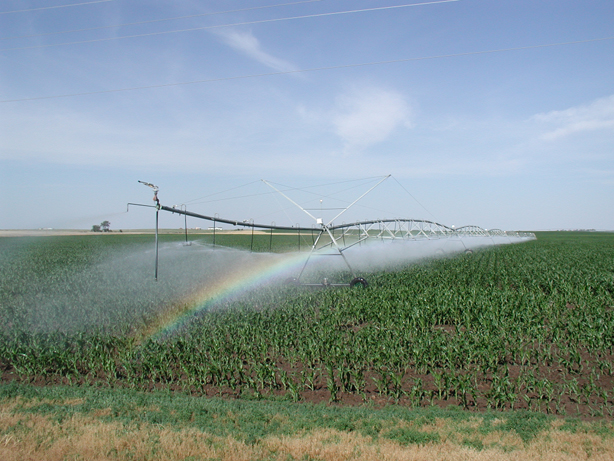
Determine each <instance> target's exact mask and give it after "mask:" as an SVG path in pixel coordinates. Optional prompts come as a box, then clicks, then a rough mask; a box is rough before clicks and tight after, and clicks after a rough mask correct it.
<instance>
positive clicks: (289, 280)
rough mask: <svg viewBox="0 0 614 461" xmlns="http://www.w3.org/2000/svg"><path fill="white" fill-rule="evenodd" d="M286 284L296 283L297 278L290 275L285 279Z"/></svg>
mask: <svg viewBox="0 0 614 461" xmlns="http://www.w3.org/2000/svg"><path fill="white" fill-rule="evenodd" d="M286 284H287V285H298V280H297V279H296V278H294V277H290V278H287V279H286Z"/></svg>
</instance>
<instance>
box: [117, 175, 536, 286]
mask: <svg viewBox="0 0 614 461" xmlns="http://www.w3.org/2000/svg"><path fill="white" fill-rule="evenodd" d="M386 178H387V177H386ZM386 178H384V179H382V180H381V181H380V182H378V183H377V184H376V185H375V186H373V187H372V188H371V189H369V190H368V191H367V192H365V193H364V194H362V195H361V196H360V197H359V198H357V199H356V200H355V201H354V202H352V203H351V204H350V205H349V206H348V207H346V208H345V209H343V211H341V212H340V213H339V214H337V216H335V218H333V220H334V219H337V218H339V217H340V216H341V215H342V214H343V213H345V212H346V211H347V210H348V209H349V208H350V207H351V206H353V205H354V204H355V203H356V202H358V200H360V199H361V198H362V197H364V196H365V195H367V194H368V193H369V192H370V191H372V190H373V189H374V188H375V187H377V185H379V184H380V183H381V182H382V181H383V180H385V179H386ZM139 182H142V181H139ZM264 182H265V183H266V184H267V185H268V186H270V187H272V188H273V189H275V190H276V191H277V192H279V193H280V194H281V195H282V196H283V197H285V198H286V199H288V200H289V201H290V202H292V203H293V204H294V205H296V206H297V207H298V208H300V209H301V210H302V211H303V212H305V213H306V214H307V215H309V216H310V217H311V218H312V219H314V220H315V224H316V227H300V226H291V227H289V226H277V225H274V224H273V225H267V224H257V223H254V222H253V221H251V220H250V221H247V220H243V221H239V220H231V219H224V218H220V217H218V216H215V217H212V216H206V215H202V214H199V213H194V212H191V211H188V210H187V209H185V208H181V207H180V208H177V207H167V206H164V205H161V204H160V201H159V199H158V196H157V194H158V187H156V186H154V185H153V184H149V183H144V182H142V183H143V184H145V185H146V186H148V187H151V188H153V189H154V202H155V205H154V206H152V205H142V204H136V203H129V204H128V205H136V206H147V207H152V208H155V209H156V268H155V277H156V279H157V274H158V257H157V254H158V252H157V247H158V212H159V211H168V212H170V213H177V214H180V215H184V216H190V217H193V218H198V219H203V220H207V221H211V222H213V223H214V228H215V225H216V224H217V223H223V224H229V225H231V226H234V227H243V228H252V229H266V230H271V231H272V230H282V231H292V232H298V233H300V232H310V233H313V232H314V231H316V232H317V237H316V238H315V239H314V242H313V245H312V247H311V250H310V252H309V254H308V256H307V258H306V260H305V263H304V265H303V267H302V269H301V271H300V273H299V274H298V276H297V277H296V278H293V279H292V281H293V282H294V283H296V284H300V285H303V286H350V287H352V286H355V285H360V286H364V287H366V286H367V281H366V280H365V279H364V278H362V277H358V276H357V274H356V273H355V272H354V270H353V269H352V267H351V266H350V263H349V262H348V260H347V258H346V257H345V254H344V253H345V252H346V251H347V250H349V249H350V248H352V247H354V246H356V245H361V244H363V243H367V242H373V241H382V242H387V241H395V240H401V241H402V240H406V241H419V240H439V239H455V240H458V241H460V242H461V243H462V245H463V246H464V247H465V251H466V252H468V253H471V252H472V250H471V248H468V247H467V246H466V245H465V243H464V242H463V239H465V238H474V237H481V238H491V239H493V237H507V238H509V239H510V241H511V238H515V239H534V238H535V234H533V233H530V232H515V231H503V230H501V229H491V230H486V229H483V228H481V227H479V226H475V225H470V226H462V227H458V228H455V227H450V226H446V225H444V224H440V223H437V222H434V221H428V220H423V219H405V218H397V219H376V220H370V221H356V222H352V223H342V224H340V225H335V224H333V220H331V221H329V222H328V223H325V222H323V220H322V219H321V218H316V217H315V216H313V215H312V214H311V213H310V212H309V211H308V210H306V209H304V208H303V207H301V206H300V205H299V204H297V203H296V202H294V201H293V200H292V199H291V198H289V197H288V196H286V195H285V194H284V193H283V192H281V191H279V190H278V189H276V188H275V187H274V186H272V185H271V184H269V183H268V182H266V181H264ZM186 230H187V229H186ZM186 239H187V237H186ZM492 241H493V243H494V240H492ZM318 255H327V256H330V255H332V256H339V257H341V258H342V259H343V262H344V263H345V265H346V266H347V268H348V269H349V271H350V273H351V274H352V280H351V281H350V282H349V283H336V284H335V283H328V281H327V279H326V278H325V279H324V282H323V283H302V282H301V277H302V276H303V274H304V272H305V269H306V267H307V265H308V264H309V262H310V260H311V258H312V257H313V256H318Z"/></svg>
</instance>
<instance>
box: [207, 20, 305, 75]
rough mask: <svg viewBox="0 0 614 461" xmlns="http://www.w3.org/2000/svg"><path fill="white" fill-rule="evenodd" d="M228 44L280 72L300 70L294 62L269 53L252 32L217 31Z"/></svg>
mask: <svg viewBox="0 0 614 461" xmlns="http://www.w3.org/2000/svg"><path fill="white" fill-rule="evenodd" d="M215 33H216V35H218V36H219V37H220V38H221V39H222V40H223V41H224V42H225V43H226V44H227V45H228V46H230V47H231V48H234V49H235V50H237V51H239V52H241V53H243V54H245V55H246V56H247V57H249V58H251V59H253V60H255V61H258V62H259V63H261V64H264V65H265V66H267V67H270V68H271V69H274V70H277V71H280V72H292V71H295V70H298V67H296V66H295V65H294V64H292V63H290V62H288V61H285V60H283V59H280V58H276V57H275V56H273V55H271V54H270V53H267V52H266V51H264V50H263V49H262V46H261V45H260V41H259V40H258V39H257V38H256V37H255V36H254V35H253V34H252V33H251V32H245V31H238V30H232V29H229V30H226V29H224V30H219V31H216V32H215Z"/></svg>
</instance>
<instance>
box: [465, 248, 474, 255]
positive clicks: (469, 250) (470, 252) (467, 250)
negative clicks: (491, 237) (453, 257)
mask: <svg viewBox="0 0 614 461" xmlns="http://www.w3.org/2000/svg"><path fill="white" fill-rule="evenodd" d="M472 253H473V250H472V249H471V248H467V249H466V250H465V254H468V255H470V254H472Z"/></svg>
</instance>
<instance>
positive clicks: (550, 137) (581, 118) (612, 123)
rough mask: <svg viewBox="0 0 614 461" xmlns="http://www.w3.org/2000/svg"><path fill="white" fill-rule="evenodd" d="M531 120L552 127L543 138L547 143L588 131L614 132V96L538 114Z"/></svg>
mask: <svg viewBox="0 0 614 461" xmlns="http://www.w3.org/2000/svg"><path fill="white" fill-rule="evenodd" d="M531 119H532V120H534V121H537V122H539V123H541V124H547V125H549V126H552V128H550V129H548V131H547V132H545V133H544V134H542V136H541V138H542V139H544V140H547V141H554V140H557V139H560V138H564V137H567V136H569V135H572V134H575V133H581V132H586V131H596V130H603V129H606V130H607V129H610V130H614V95H611V96H608V97H605V98H600V99H596V100H594V101H593V102H591V103H590V104H586V105H580V106H575V107H570V108H569V109H565V110H559V111H557V110H555V111H551V112H546V113H542V114H536V115H534V116H533V117H532V118H531Z"/></svg>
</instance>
